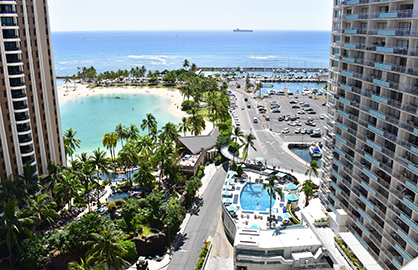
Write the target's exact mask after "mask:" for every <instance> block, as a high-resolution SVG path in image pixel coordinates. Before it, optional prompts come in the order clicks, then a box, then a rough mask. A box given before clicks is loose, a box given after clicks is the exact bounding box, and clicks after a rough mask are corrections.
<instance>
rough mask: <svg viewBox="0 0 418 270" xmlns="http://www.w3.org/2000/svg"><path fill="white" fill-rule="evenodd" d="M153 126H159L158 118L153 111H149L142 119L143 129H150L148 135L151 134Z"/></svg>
mask: <svg viewBox="0 0 418 270" xmlns="http://www.w3.org/2000/svg"><path fill="white" fill-rule="evenodd" d="M153 128H155V129H156V128H157V119H155V116H154V115H153V114H152V113H147V114H146V118H145V119H142V124H141V129H142V130H145V129H148V135H150V134H151V130H152V129H153Z"/></svg>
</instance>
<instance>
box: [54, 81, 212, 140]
mask: <svg viewBox="0 0 418 270" xmlns="http://www.w3.org/2000/svg"><path fill="white" fill-rule="evenodd" d="M87 86H88V84H76V86H74V84H69V85H68V88H67V85H61V86H58V100H59V103H62V102H65V101H68V100H73V99H77V98H83V97H88V96H96V95H105V94H106V95H109V94H111V95H115V97H117V95H118V94H139V95H155V96H160V97H165V98H167V99H168V100H169V101H170V108H169V110H170V112H171V113H172V114H173V115H176V116H179V117H188V116H189V114H187V113H186V112H184V111H182V110H181V103H182V102H183V97H182V96H181V94H180V92H179V91H178V90H177V89H168V88H151V87H142V86H113V87H93V88H87ZM212 129H213V124H212V123H211V122H209V121H206V129H205V130H204V131H203V132H202V134H208V133H209V132H210V131H211V130H212Z"/></svg>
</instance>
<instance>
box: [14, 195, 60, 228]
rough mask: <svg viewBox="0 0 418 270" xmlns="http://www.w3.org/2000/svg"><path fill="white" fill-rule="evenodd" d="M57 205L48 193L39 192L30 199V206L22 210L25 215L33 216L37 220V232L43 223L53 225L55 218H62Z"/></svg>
mask: <svg viewBox="0 0 418 270" xmlns="http://www.w3.org/2000/svg"><path fill="white" fill-rule="evenodd" d="M56 207H57V204H56V203H55V202H54V201H53V200H52V198H51V197H50V196H49V195H48V194H39V195H37V196H36V197H35V198H34V199H29V207H27V208H24V209H23V210H22V212H23V214H24V215H25V216H27V217H31V218H32V220H33V221H34V222H35V224H34V225H35V232H37V231H38V229H39V226H40V225H41V224H42V223H47V224H48V225H52V224H54V223H55V220H54V219H58V218H60V215H58V213H57V212H56V211H55V208H56Z"/></svg>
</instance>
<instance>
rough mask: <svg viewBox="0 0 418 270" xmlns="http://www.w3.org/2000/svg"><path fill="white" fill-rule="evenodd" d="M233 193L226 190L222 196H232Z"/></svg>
mask: <svg viewBox="0 0 418 270" xmlns="http://www.w3.org/2000/svg"><path fill="white" fill-rule="evenodd" d="M231 195H232V194H231V192H229V191H227V190H225V191H224V192H222V196H231Z"/></svg>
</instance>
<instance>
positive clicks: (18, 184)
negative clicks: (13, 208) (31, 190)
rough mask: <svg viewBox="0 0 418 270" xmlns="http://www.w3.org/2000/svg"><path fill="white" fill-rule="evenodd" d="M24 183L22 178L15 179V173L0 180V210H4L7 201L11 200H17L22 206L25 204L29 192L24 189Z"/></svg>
mask: <svg viewBox="0 0 418 270" xmlns="http://www.w3.org/2000/svg"><path fill="white" fill-rule="evenodd" d="M23 188H24V184H23V181H22V180H21V179H19V178H18V179H15V178H14V176H13V175H10V176H9V177H7V178H5V179H1V182H0V212H3V210H2V209H4V207H5V205H6V203H8V202H10V201H13V200H15V201H17V202H18V204H19V205H20V206H23V204H24V202H25V201H26V198H27V194H26V193H25V191H24V189H23Z"/></svg>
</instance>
